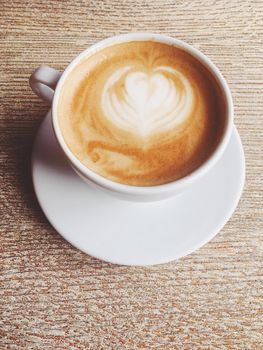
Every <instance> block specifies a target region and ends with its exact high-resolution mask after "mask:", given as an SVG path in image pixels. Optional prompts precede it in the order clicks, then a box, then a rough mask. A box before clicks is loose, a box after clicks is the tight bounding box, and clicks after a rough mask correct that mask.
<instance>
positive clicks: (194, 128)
mask: <svg viewBox="0 0 263 350" xmlns="http://www.w3.org/2000/svg"><path fill="white" fill-rule="evenodd" d="M57 111H58V122H59V126H60V129H61V131H62V135H63V138H64V140H65V142H66V144H67V146H68V148H69V149H70V150H71V152H72V153H73V154H74V155H75V157H77V158H78V159H79V161H80V162H81V163H82V164H84V165H85V166H86V167H87V168H89V169H90V170H92V171H93V172H95V173H97V174H99V175H101V176H103V177H105V178H107V179H109V180H112V181H114V182H118V183H122V184H128V185H133V186H155V185H161V184H165V183H169V182H173V181H175V180H177V179H180V178H183V177H185V176H187V175H189V174H191V173H192V172H193V171H194V170H196V169H197V168H198V167H200V165H202V164H203V163H204V162H205V161H206V160H207V159H208V158H209V157H210V156H211V155H212V153H213V152H214V150H215V149H216V147H217V145H218V143H219V142H220V140H221V138H222V135H223V133H224V129H225V126H226V106H225V100H224V95H223V93H222V91H221V89H220V85H219V83H218V82H217V80H216V79H215V77H214V76H213V74H212V73H211V72H210V71H209V70H208V69H207V68H206V67H205V66H204V65H203V64H202V63H201V62H200V61H199V60H198V59H197V58H196V57H194V56H193V55H192V54H190V53H189V52H186V51H185V50H183V49H182V48H179V47H177V46H174V45H171V44H166V43H161V42H157V41H151V40H149V41H147V40H141V41H129V42H124V43H115V44H112V45H110V46H108V47H105V48H102V49H97V50H96V51H95V52H92V53H90V54H89V55H88V56H86V57H84V58H82V60H80V62H79V63H78V64H77V65H76V66H75V67H74V69H73V70H72V71H71V72H70V73H69V74H68V76H67V77H66V79H65V81H64V83H63V86H62V88H61V91H60V95H59V102H58V109H57Z"/></svg>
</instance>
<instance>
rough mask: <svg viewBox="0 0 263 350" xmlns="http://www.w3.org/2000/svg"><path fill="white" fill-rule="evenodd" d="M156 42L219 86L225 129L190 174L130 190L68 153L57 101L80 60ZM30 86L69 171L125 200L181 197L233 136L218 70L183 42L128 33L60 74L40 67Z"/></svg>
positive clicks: (89, 51)
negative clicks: (194, 62) (192, 60)
mask: <svg viewBox="0 0 263 350" xmlns="http://www.w3.org/2000/svg"><path fill="white" fill-rule="evenodd" d="M145 40H151V41H157V42H162V43H166V44H169V45H173V46H177V47H179V48H182V49H183V50H185V51H186V52H189V53H190V54H191V55H193V56H194V57H196V58H197V59H198V60H199V61H200V62H201V63H202V64H203V65H204V66H205V67H207V68H208V70H209V71H210V72H211V73H212V74H213V76H214V77H215V79H216V80H217V82H218V83H219V86H220V87H221V89H222V92H223V94H224V98H225V102H226V127H225V130H224V133H223V135H222V138H221V140H220V142H219V144H218V146H217V148H216V149H215V151H214V152H213V154H212V155H211V156H210V157H209V159H207V160H206V161H205V162H204V163H203V164H202V165H201V166H200V167H199V168H197V169H196V170H195V171H193V172H192V173H191V174H189V175H187V176H185V177H183V178H181V179H178V180H175V181H173V182H170V183H166V184H163V185H157V186H131V185H124V184H120V183H118V182H114V181H111V180H109V179H107V178H105V177H102V176H100V175H98V174H96V173H94V172H93V171H92V170H90V169H88V168H87V167H85V166H84V165H83V164H82V163H81V162H80V161H79V160H78V159H77V157H76V156H75V155H74V154H73V153H72V152H71V150H70V149H69V147H68V146H67V144H66V142H65V140H64V138H63V136H62V133H61V130H60V127H59V123H58V113H57V110H58V101H59V95H60V91H61V87H62V86H63V84H64V81H65V79H66V78H67V76H68V74H69V73H70V72H71V71H72V70H73V68H74V67H75V66H76V65H77V64H78V63H79V61H80V60H81V59H83V58H84V57H86V56H90V55H92V54H94V52H97V51H99V50H101V49H102V48H105V47H108V46H111V45H114V44H116V43H122V42H129V41H145ZM29 84H30V86H31V88H32V90H33V91H34V92H35V93H36V94H37V95H38V96H39V97H40V98H42V99H43V100H45V101H48V102H49V103H50V105H51V115H52V125H53V129H54V132H55V136H56V139H57V142H58V144H59V146H60V148H61V150H62V152H63V154H64V155H65V157H66V159H67V160H68V161H69V163H70V165H71V166H72V168H73V169H74V170H75V171H76V173H77V174H78V175H79V176H80V177H81V178H82V179H83V180H85V181H86V182H87V183H89V184H91V185H96V187H98V188H100V189H103V190H105V191H107V192H109V193H111V194H113V195H115V196H117V197H120V198H122V199H126V200H133V201H155V200H160V199H165V198H168V197H171V196H174V195H176V194H178V193H180V192H181V191H182V190H184V189H186V188H188V187H189V186H191V185H192V184H193V183H195V182H196V181H198V180H199V179H200V178H201V177H202V176H203V175H204V174H206V173H207V172H208V171H209V170H210V169H211V168H212V167H213V166H214V165H215V164H216V162H217V161H218V160H219V158H220V157H221V156H222V154H223V152H224V150H225V148H226V146H227V144H228V142H229V140H230V136H231V133H232V128H233V101H232V97H231V93H230V90H229V87H228V85H227V83H226V81H225V79H224V78H223V76H222V74H221V73H220V71H219V70H218V68H217V67H216V66H215V65H214V64H213V63H212V62H211V61H210V59H208V58H207V57H206V56H205V55H204V54H203V53H201V52H200V51H198V50H197V49H195V48H194V47H192V46H190V45H188V44H186V43H185V42H183V41H181V40H177V39H173V38H171V37H168V36H165V35H160V34H152V33H131V34H124V35H118V36H114V37H111V38H108V39H105V40H102V41H100V42H98V43H97V44H95V45H92V46H91V47H89V48H88V49H86V50H85V51H83V52H82V53H81V54H79V55H78V56H77V57H76V58H75V59H74V60H73V61H72V62H71V63H70V64H69V65H68V67H67V68H66V69H65V71H64V72H63V73H60V72H58V71H57V70H55V69H53V68H50V67H47V66H40V67H39V68H37V69H36V70H35V71H34V73H33V74H32V75H31V77H30V79H29Z"/></svg>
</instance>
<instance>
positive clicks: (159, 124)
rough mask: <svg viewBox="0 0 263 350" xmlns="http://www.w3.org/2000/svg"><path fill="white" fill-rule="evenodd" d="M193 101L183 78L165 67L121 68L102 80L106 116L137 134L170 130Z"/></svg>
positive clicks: (186, 115)
mask: <svg viewBox="0 0 263 350" xmlns="http://www.w3.org/2000/svg"><path fill="white" fill-rule="evenodd" d="M193 103H194V95H193V91H192V87H191V84H190V83H189V81H188V80H187V78H185V77H184V76H183V75H182V74H181V73H180V72H178V71H176V70H175V69H172V68H170V67H165V66H161V67H157V68H155V69H153V71H152V72H143V71H136V70H134V68H133V67H132V66H125V67H121V68H120V69H118V70H117V71H116V72H115V73H114V74H112V75H111V76H110V77H109V78H108V80H107V81H106V83H105V86H104V89H103V93H102V98H101V105H102V108H103V111H104V115H105V117H106V118H108V119H109V120H110V121H111V122H112V123H114V124H115V125H116V126H117V127H119V128H121V129H125V130H127V131H130V132H134V133H135V134H136V135H140V136H141V137H147V136H148V135H150V134H154V133H156V132H163V131H165V130H171V129H172V128H174V127H176V126H177V125H179V124H180V123H182V122H184V121H185V120H186V118H187V117H188V116H189V115H190V113H191V111H192V108H193Z"/></svg>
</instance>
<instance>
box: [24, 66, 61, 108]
mask: <svg viewBox="0 0 263 350" xmlns="http://www.w3.org/2000/svg"><path fill="white" fill-rule="evenodd" d="M61 74H62V73H60V72H59V71H57V70H56V69H54V68H50V67H48V66H40V67H38V68H37V69H36V70H35V71H34V72H33V73H32V75H31V76H30V78H29V85H30V87H31V89H32V90H33V92H34V93H35V94H36V95H37V96H39V97H40V98H41V99H42V100H44V101H47V102H48V103H49V104H51V103H52V99H53V95H54V90H55V88H56V85H57V83H58V81H59V78H60V77H61Z"/></svg>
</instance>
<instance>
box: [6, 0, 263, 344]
mask: <svg viewBox="0 0 263 350" xmlns="http://www.w3.org/2000/svg"><path fill="white" fill-rule="evenodd" d="M0 4H1V8H0V35H1V40H0V62H1V66H0V71H1V82H0V96H1V102H0V118H1V119H0V125H1V133H0V142H1V147H0V163H1V168H0V181H1V193H0V199H1V204H0V210H1V216H0V217H1V226H0V240H1V261H0V264H1V265H0V266H1V287H0V288H1V310H0V311H1V312H0V313H1V339H0V349H12V350H20V349H21V350H22V349H23V350H25V349H52V350H59V349H74V350H75V349H96V350H97V349H114V350H124V349H129V350H130V349H246V350H247V349H263V336H262V330H263V321H262V320H263V318H262V314H263V307H262V303H263V297H262V296H263V293H262V282H263V278H262V267H263V266H262V265H263V264H262V246H263V235H262V229H263V215H262V184H263V179H262V171H263V167H262V152H263V134H262V121H263V93H262V91H263V1H262V0H261V1H226V0H225V1H212V0H203V1H174V0H170V1H169V0H167V1H166V0H156V1H139V0H138V1H135V0H133V1H130V0H125V1H124V0H114V1H95V0H94V1H80V0H77V1H73V0H71V1H51V0H48V1H40V0H37V1H23V0H22V1H18V0H14V1H5V0H2V1H0ZM131 31H151V32H157V33H165V34H168V35H170V36H173V37H176V38H179V39H183V40H185V41H187V42H188V43H190V44H192V45H194V46H195V47H197V48H199V49H200V50H202V51H203V52H204V53H205V54H207V55H208V56H209V57H210V58H211V59H212V60H213V61H214V62H215V64H216V65H217V66H218V67H219V69H220V70H221V71H222V73H223V74H224V76H225V77H226V79H227V81H228V83H229V85H230V88H231V90H232V93H233V98H234V105H235V123H236V126H237V128H238V130H239V132H240V135H241V138H242V142H243V144H244V149H245V155H246V168H247V178H246V186H245V190H244V193H243V197H242V199H241V201H240V203H239V205H238V208H237V210H236V212H235V214H234V215H233V217H232V218H231V220H230V221H229V222H228V224H227V225H226V226H225V228H224V229H223V230H222V231H221V232H220V233H219V234H218V235H217V236H216V238H214V239H213V240H212V241H211V242H210V243H209V244H207V245H206V246H205V247H203V248H202V249H200V250H199V251H197V252H196V253H194V254H192V255H190V256H188V257H185V258H183V259H181V260H180V261H177V262H173V263H169V264H165V265H162V266H154V267H149V268H143V267H141V268H138V267H133V268H130V267H123V266H114V265H111V264H107V263H104V262H101V261H98V260H95V259H93V258H91V257H89V256H87V255H85V254H83V253H81V252H79V251H77V250H76V249H75V248H73V247H72V246H71V245H70V244H68V243H67V242H66V241H65V240H63V239H62V238H61V237H60V236H59V235H58V234H57V233H56V232H55V231H54V229H53V228H52V227H51V226H50V224H49V223H48V222H47V220H46V219H45V217H44V215H43V214H42V212H41V210H40V208H39V206H38V204H37V202H36V199H35V196H34V193H33V189H32V183H31V177H30V156H31V155H30V153H31V148H32V142H33V139H34V135H35V133H36V130H37V128H38V126H39V123H40V122H41V120H42V118H43V116H44V115H45V113H46V111H47V108H48V106H47V105H46V104H44V103H43V102H42V101H40V99H38V98H37V97H36V96H34V94H33V93H32V92H31V90H30V88H29V86H28V77H29V75H30V73H31V72H32V70H33V69H34V68H35V67H37V66H39V65H40V64H48V65H51V66H52V67H55V68H57V69H60V70H63V69H64V68H65V67H66V66H67V64H68V63H69V62H70V60H71V59H72V58H73V57H74V56H75V55H76V54H77V53H79V52H80V51H82V50H83V49H85V48H86V47H88V46H89V45H91V44H93V43H95V42H97V41H98V40H101V39H103V38H105V37H108V36H112V35H114V34H118V33H127V32H131ZM260 316H261V317H260Z"/></svg>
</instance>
